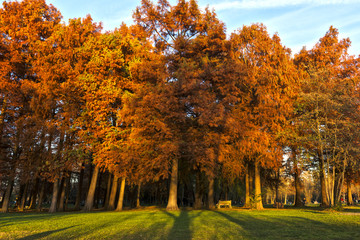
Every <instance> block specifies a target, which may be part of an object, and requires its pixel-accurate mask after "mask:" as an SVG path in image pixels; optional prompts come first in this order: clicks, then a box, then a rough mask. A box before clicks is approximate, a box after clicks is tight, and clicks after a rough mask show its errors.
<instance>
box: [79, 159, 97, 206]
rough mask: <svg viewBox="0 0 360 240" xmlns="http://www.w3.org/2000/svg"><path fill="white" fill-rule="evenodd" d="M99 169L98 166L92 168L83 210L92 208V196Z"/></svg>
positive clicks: (93, 195)
mask: <svg viewBox="0 0 360 240" xmlns="http://www.w3.org/2000/svg"><path fill="white" fill-rule="evenodd" d="M99 170H100V168H99V167H98V166H95V169H94V171H93V174H92V178H91V182H90V187H89V191H88V195H87V197H86V202H85V206H84V209H83V210H84V211H91V210H92V209H93V206H94V197H95V188H96V184H97V179H98V174H99Z"/></svg>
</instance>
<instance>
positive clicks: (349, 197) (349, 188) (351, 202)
mask: <svg viewBox="0 0 360 240" xmlns="http://www.w3.org/2000/svg"><path fill="white" fill-rule="evenodd" d="M346 188H347V197H348V201H347V205H349V206H350V205H354V201H353V198H352V192H351V183H350V180H348V181H347V183H346Z"/></svg>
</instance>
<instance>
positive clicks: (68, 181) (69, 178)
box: [64, 173, 71, 211]
mask: <svg viewBox="0 0 360 240" xmlns="http://www.w3.org/2000/svg"><path fill="white" fill-rule="evenodd" d="M70 191H71V173H70V176H68V177H67V178H66V189H65V206H64V211H67V210H68V203H69V198H70Z"/></svg>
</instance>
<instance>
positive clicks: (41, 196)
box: [36, 181, 46, 212]
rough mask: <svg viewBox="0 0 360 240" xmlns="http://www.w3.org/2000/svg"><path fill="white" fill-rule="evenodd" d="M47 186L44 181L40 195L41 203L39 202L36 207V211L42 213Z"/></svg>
mask: <svg viewBox="0 0 360 240" xmlns="http://www.w3.org/2000/svg"><path fill="white" fill-rule="evenodd" d="M45 184H46V182H45V181H43V183H42V185H41V189H40V194H39V201H38V204H37V206H36V210H37V211H38V212H40V211H41V210H42V202H43V199H44V190H45Z"/></svg>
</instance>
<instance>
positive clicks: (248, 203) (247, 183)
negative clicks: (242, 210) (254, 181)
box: [244, 163, 251, 208]
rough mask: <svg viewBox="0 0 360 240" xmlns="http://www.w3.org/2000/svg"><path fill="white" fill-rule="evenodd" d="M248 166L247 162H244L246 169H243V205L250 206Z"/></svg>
mask: <svg viewBox="0 0 360 240" xmlns="http://www.w3.org/2000/svg"><path fill="white" fill-rule="evenodd" d="M249 171H250V166H249V163H247V164H246V170H245V205H244V207H247V208H248V207H251V203H250V175H249Z"/></svg>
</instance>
